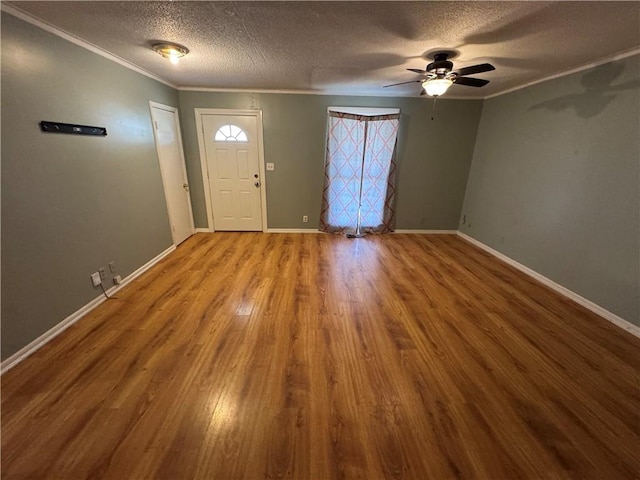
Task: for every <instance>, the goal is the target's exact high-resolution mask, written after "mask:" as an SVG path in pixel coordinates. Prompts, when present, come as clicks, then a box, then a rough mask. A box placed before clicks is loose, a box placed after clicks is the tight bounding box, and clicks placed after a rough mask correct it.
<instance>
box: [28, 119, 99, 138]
mask: <svg viewBox="0 0 640 480" xmlns="http://www.w3.org/2000/svg"><path fill="white" fill-rule="evenodd" d="M40 128H41V129H42V131H43V132H49V133H70V134H73V135H97V136H101V137H106V135H107V129H106V128H104V127H90V126H88V125H74V124H72V123H60V122H46V121H44V120H43V121H41V122H40Z"/></svg>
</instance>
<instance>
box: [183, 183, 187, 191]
mask: <svg viewBox="0 0 640 480" xmlns="http://www.w3.org/2000/svg"><path fill="white" fill-rule="evenodd" d="M182 188H184V189H185V190H186V191H187V192H188V191H189V184H188V183H183V184H182Z"/></svg>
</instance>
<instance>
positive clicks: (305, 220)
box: [302, 215, 309, 223]
mask: <svg viewBox="0 0 640 480" xmlns="http://www.w3.org/2000/svg"><path fill="white" fill-rule="evenodd" d="M308 221H309V217H308V216H306V215H303V216H302V223H307V222H308Z"/></svg>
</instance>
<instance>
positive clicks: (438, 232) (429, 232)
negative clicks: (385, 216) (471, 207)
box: [391, 229, 458, 235]
mask: <svg viewBox="0 0 640 480" xmlns="http://www.w3.org/2000/svg"><path fill="white" fill-rule="evenodd" d="M391 233H418V234H422V235H455V234H456V233H458V231H457V230H413V229H407V230H404V229H398V230H394V231H393V232H391Z"/></svg>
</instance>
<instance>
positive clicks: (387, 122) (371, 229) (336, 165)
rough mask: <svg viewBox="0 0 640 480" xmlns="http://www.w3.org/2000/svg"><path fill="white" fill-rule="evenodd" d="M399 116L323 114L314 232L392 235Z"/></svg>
mask: <svg viewBox="0 0 640 480" xmlns="http://www.w3.org/2000/svg"><path fill="white" fill-rule="evenodd" d="M399 123H400V115H399V114H394V115H380V116H372V117H369V116H364V115H352V114H347V113H340V112H332V111H330V112H329V135H328V139H327V153H326V161H325V172H324V175H325V178H324V190H323V192H322V211H321V215H320V230H321V231H323V232H330V233H352V232H355V230H356V225H357V223H358V213H359V214H360V231H361V232H364V233H388V232H392V231H393V228H394V221H395V215H394V214H395V211H394V209H393V201H394V195H395V176H396V162H395V150H396V139H397V136H398V125H399Z"/></svg>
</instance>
